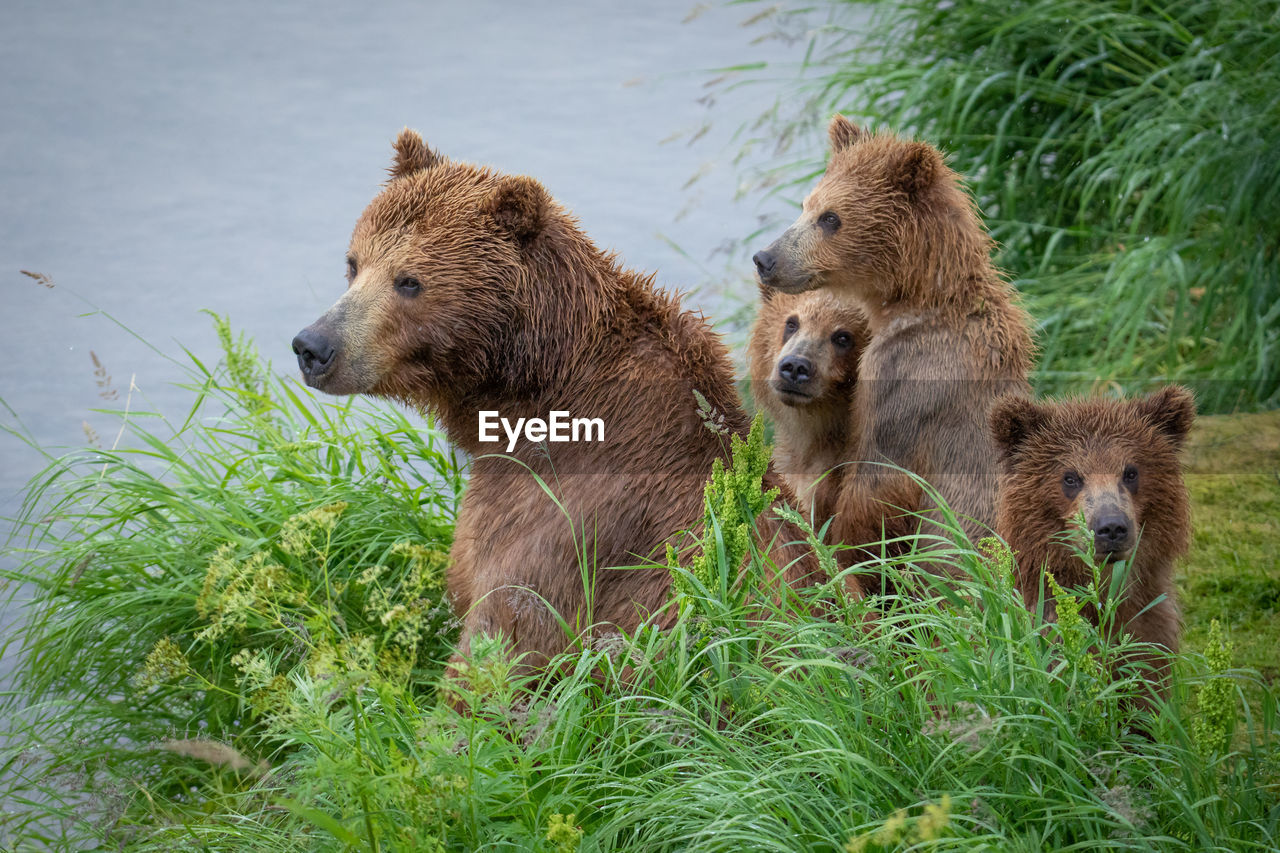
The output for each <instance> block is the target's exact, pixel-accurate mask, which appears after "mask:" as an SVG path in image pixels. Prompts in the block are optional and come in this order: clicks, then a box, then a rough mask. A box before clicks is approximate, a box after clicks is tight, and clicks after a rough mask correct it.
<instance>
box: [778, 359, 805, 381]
mask: <svg viewBox="0 0 1280 853" xmlns="http://www.w3.org/2000/svg"><path fill="white" fill-rule="evenodd" d="M778 376H779V378H781V379H782V381H783V382H785V383H786V384H787V385H795V386H800V385H805V384H807V383H808V381H809V379H810V378H812V376H813V362H811V361H809V359H807V358H805V357H804V356H802V355H789V356H787V357H786V358H784V359H782V361H780V362H778Z"/></svg>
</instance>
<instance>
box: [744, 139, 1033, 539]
mask: <svg viewBox="0 0 1280 853" xmlns="http://www.w3.org/2000/svg"><path fill="white" fill-rule="evenodd" d="M829 135H830V138H831V160H830V162H829V164H828V165H827V169H826V172H825V174H824V175H823V177H822V179H821V180H820V181H819V182H818V185H817V186H816V187H815V188H814V189H813V191H812V192H811V193H809V196H808V197H807V198H806V199H805V200H804V207H803V211H802V212H801V214H800V217H799V218H798V219H797V220H796V222H795V223H794V224H793V225H791V227H789V228H788V229H787V230H786V231H785V232H784V233H783V234H782V235H781V236H780V237H779V238H778V239H777V240H775V241H774V242H773V244H772V245H770V246H769V247H768V248H767V249H765V250H763V251H761V252H758V253H757V254H756V256H755V264H756V268H757V271H758V273H759V277H760V282H761V283H762V284H763V285H764V286H766V287H773V288H777V289H778V290H782V291H784V292H788V293H799V292H802V291H807V290H814V289H823V290H827V291H829V292H831V293H833V294H834V295H836V296H837V297H838V298H840V299H843V300H847V301H849V302H851V303H852V304H853V305H856V306H857V307H858V308H860V309H861V310H862V312H863V313H864V314H865V315H866V317H867V322H868V324H869V326H870V332H871V342H870V343H869V344H868V345H867V348H866V350H865V351H864V352H863V354H862V360H861V362H860V364H859V368H858V371H859V373H858V386H857V393H856V394H855V396H854V404H853V411H854V416H853V423H852V426H851V434H852V435H854V436H856V440H857V442H858V444H857V447H856V449H855V450H854V452H853V453H852V455H851V459H853V460H856V462H857V464H856V465H851V466H848V473H847V474H845V476H844V481H843V483H842V484H841V492H840V498H839V500H838V515H837V525H838V526H837V527H836V528H835V535H836V538H837V539H839V540H841V541H843V542H845V543H847V544H850V545H861V544H864V543H868V542H874V541H877V540H879V539H880V538H881V536H882V529H883V530H885V531H886V532H888V533H889V534H890V535H893V534H895V533H897V534H902V533H908V532H911V531H912V530H914V529H915V528H916V527H917V524H918V521H917V519H916V518H915V517H914V516H912V515H911V514H912V513H920V514H923V515H925V516H926V517H931V518H934V519H937V518H938V512H937V509H936V507H935V505H934V502H933V501H932V500H931V499H930V498H929V497H928V496H927V495H926V494H925V493H924V492H923V491H922V490H921V488H920V487H919V486H918V485H917V483H916V482H915V481H914V480H913V479H912V478H911V477H910V476H908V475H907V474H905V473H903V471H902V470H898V469H897V468H900V469H905V470H907V471H910V472H913V473H914V474H916V475H918V476H920V477H922V478H923V479H924V480H926V481H927V482H928V483H930V484H931V485H932V486H933V487H934V488H935V489H936V490H937V491H938V493H939V495H940V496H941V497H942V498H943V499H944V500H945V501H946V502H947V504H948V505H949V506H950V507H951V509H952V510H954V511H955V513H956V514H957V516H958V517H959V520H960V522H961V523H962V524H963V525H964V527H965V529H966V531H967V532H968V534H969V536H970V537H971V538H974V537H977V536H980V535H983V534H985V532H986V531H987V530H989V528H990V526H991V524H992V523H993V522H994V521H995V500H996V449H995V445H994V444H993V442H992V440H991V435H990V431H989V429H988V426H987V415H988V413H989V411H990V409H991V404H992V402H993V401H994V400H995V399H996V398H998V397H1000V396H1001V395H1004V394H1008V393H1015V394H1021V395H1023V396H1028V395H1029V394H1030V386H1029V385H1028V383H1027V374H1028V372H1029V370H1030V368H1031V360H1032V355H1033V347H1032V343H1031V336H1030V333H1029V331H1028V324H1027V316H1026V314H1025V313H1024V312H1023V311H1022V309H1021V308H1019V307H1018V305H1017V303H1016V300H1015V297H1014V291H1013V288H1012V287H1011V286H1010V285H1009V283H1008V282H1007V281H1006V280H1005V279H1004V278H1003V277H1002V276H1001V275H1000V274H999V273H998V272H997V271H996V269H995V267H994V266H993V265H992V263H991V239H990V237H989V236H988V235H987V232H986V229H985V228H984V227H983V224H982V221H981V219H980V218H979V217H978V213H977V211H976V209H975V207H974V204H973V200H972V199H971V198H970V196H969V195H968V194H967V193H966V192H965V191H964V190H963V189H962V187H961V185H960V179H959V177H958V176H957V175H956V173H955V172H953V171H952V170H951V169H949V168H948V167H947V165H946V163H945V162H944V161H943V157H942V154H941V153H939V152H938V150H937V149H935V148H933V147H932V146H930V145H928V144H926V143H923V142H914V141H908V140H904V139H900V138H898V137H896V136H893V135H891V134H885V133H880V134H871V133H867V132H866V131H863V130H860V129H859V128H857V127H855V126H854V125H853V124H851V123H850V122H849V121H848V120H847V119H846V118H844V117H843V116H839V115H837V116H836V117H835V118H834V119H833V120H832V122H831V125H830V128H829ZM876 463H890V464H891V465H893V466H897V468H894V467H889V466H888V465H885V464H876ZM926 532H929V531H928V529H927V527H926Z"/></svg>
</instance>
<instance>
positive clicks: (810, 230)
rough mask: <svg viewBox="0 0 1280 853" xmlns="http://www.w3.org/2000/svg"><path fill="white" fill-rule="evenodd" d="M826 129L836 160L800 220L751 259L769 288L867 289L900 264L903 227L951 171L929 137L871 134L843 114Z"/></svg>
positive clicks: (791, 290)
mask: <svg viewBox="0 0 1280 853" xmlns="http://www.w3.org/2000/svg"><path fill="white" fill-rule="evenodd" d="M829 135H830V137H831V160H830V162H829V164H828V166H827V170H826V172H825V173H824V175H823V177H822V179H821V180H820V181H819V182H818V185H817V186H816V187H814V189H813V191H812V192H811V193H809V196H808V197H807V198H806V199H805V200H804V206H803V208H802V210H801V213H800V216H799V218H797V219H796V221H795V222H794V223H793V224H792V225H791V227H789V228H788V229H787V230H786V231H784V232H783V233H782V235H781V236H780V237H778V238H777V239H776V240H774V241H773V243H771V244H770V245H769V246H768V247H767V248H765V249H763V250H762V251H760V252H757V253H756V255H755V257H754V258H753V260H754V261H755V265H756V272H757V274H758V276H759V279H760V283H761V284H762V285H764V286H766V287H772V288H777V289H778V290H781V291H784V292H787V293H799V292H801V291H805V290H812V289H814V288H840V289H853V290H854V291H855V292H867V291H868V289H869V288H870V287H872V286H874V282H875V281H877V280H880V279H884V278H888V277H891V276H892V275H893V273H894V270H895V269H897V268H898V265H899V264H900V262H901V261H900V258H901V252H902V244H903V240H904V236H905V234H904V229H907V228H911V227H913V226H914V225H915V224H916V222H917V220H918V219H919V218H920V217H921V216H922V215H924V210H925V208H926V207H927V204H928V200H929V196H930V194H931V192H932V190H933V189H934V188H935V187H936V186H938V185H940V184H942V183H944V182H945V181H946V180H947V175H949V170H947V168H946V166H945V165H944V164H943V161H942V156H941V155H940V154H939V153H938V151H937V150H936V149H934V148H932V147H930V146H929V145H926V144H925V143H921V142H909V141H904V140H900V139H897V138H895V137H892V136H888V135H872V134H869V133H867V132H865V131H862V130H859V129H858V128H857V127H855V126H854V125H853V124H851V123H850V122H849V121H848V120H847V119H845V118H844V117H843V116H839V115H837V116H836V117H835V118H834V119H833V120H832V122H831V126H830V128H829Z"/></svg>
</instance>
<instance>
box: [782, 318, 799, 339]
mask: <svg viewBox="0 0 1280 853" xmlns="http://www.w3.org/2000/svg"><path fill="white" fill-rule="evenodd" d="M799 329H800V319H799V318H798V317H788V318H787V322H786V324H785V325H783V327H782V339H783V340H784V341H785V340H786V339H787V338H789V337H791V336H792V335H794V334H795V333H796V332H797V331H798V330H799Z"/></svg>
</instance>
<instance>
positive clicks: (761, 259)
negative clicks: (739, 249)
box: [751, 249, 778, 276]
mask: <svg viewBox="0 0 1280 853" xmlns="http://www.w3.org/2000/svg"><path fill="white" fill-rule="evenodd" d="M751 260H753V261H755V265H756V270H757V271H758V272H759V273H760V275H762V276H766V275H768V274H769V273H771V272H773V268H774V266H775V265H776V264H777V262H778V259H777V258H775V257H774V256H773V255H772V254H770V253H769V250H768V249H761V250H760V251H758V252H756V253H755V254H754V255H752V256H751Z"/></svg>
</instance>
